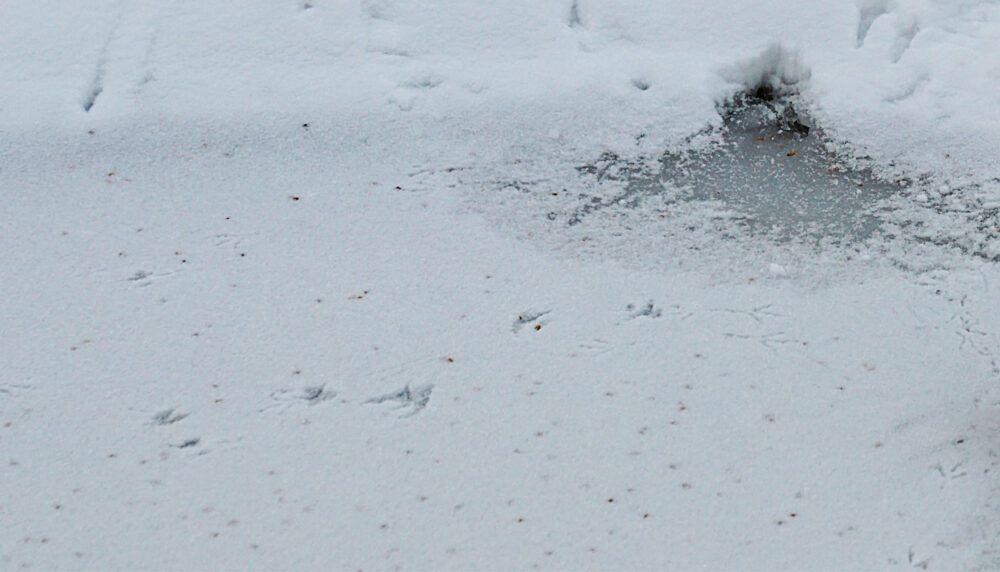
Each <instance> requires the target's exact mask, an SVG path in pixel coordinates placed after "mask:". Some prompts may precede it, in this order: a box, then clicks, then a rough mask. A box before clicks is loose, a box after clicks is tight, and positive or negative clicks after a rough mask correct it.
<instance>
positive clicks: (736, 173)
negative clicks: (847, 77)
mask: <svg viewBox="0 0 1000 572" xmlns="http://www.w3.org/2000/svg"><path fill="white" fill-rule="evenodd" d="M810 124H811V121H810V120H809V118H808V117H807V116H805V115H804V114H802V113H800V112H798V111H797V110H796V109H795V108H794V107H793V104H792V103H790V102H787V101H777V102H768V101H752V102H749V103H747V102H744V103H740V104H737V105H734V106H733V107H732V108H731V109H729V110H727V112H726V113H725V114H724V123H723V127H722V137H721V142H720V143H717V144H714V145H713V146H711V147H709V148H707V149H704V150H698V151H684V152H679V153H667V154H665V155H664V156H663V157H662V158H661V160H660V162H661V169H660V173H659V175H658V176H657V177H655V178H653V179H649V180H646V181H641V182H639V184H638V187H639V189H642V188H643V187H645V189H642V190H643V191H644V192H647V193H675V194H676V198H677V200H688V201H690V200H716V201H721V202H722V203H723V204H724V205H725V206H726V207H727V208H730V209H732V210H734V211H736V212H737V213H738V214H739V215H740V216H741V219H742V220H743V222H745V224H746V225H747V227H748V229H749V231H750V232H751V233H754V234H769V235H772V236H773V237H775V238H778V239H790V238H794V237H798V238H806V239H814V240H819V239H830V238H832V239H835V240H852V239H853V240H859V239H864V238H867V237H869V236H871V235H872V234H873V233H874V232H875V231H876V230H877V228H878V226H879V224H880V220H879V218H878V216H877V207H878V202H879V200H880V199H885V198H888V197H889V196H891V195H892V194H893V193H895V192H898V191H899V188H900V187H899V185H898V184H896V183H892V182H885V181H880V180H878V179H876V178H875V177H874V176H873V175H872V174H871V172H869V171H867V170H855V169H852V168H851V167H850V166H849V165H848V164H847V163H846V162H844V161H841V160H840V159H839V158H838V157H837V156H836V155H835V154H834V153H832V152H830V151H829V150H828V149H827V147H826V145H825V144H824V140H823V137H822V133H821V132H820V130H819V129H818V128H816V127H815V126H814V125H810Z"/></svg>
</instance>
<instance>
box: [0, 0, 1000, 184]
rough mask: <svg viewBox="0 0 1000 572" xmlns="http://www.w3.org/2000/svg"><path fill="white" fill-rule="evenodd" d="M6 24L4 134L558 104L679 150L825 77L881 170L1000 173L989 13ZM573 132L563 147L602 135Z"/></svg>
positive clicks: (849, 132) (362, 12)
mask: <svg viewBox="0 0 1000 572" xmlns="http://www.w3.org/2000/svg"><path fill="white" fill-rule="evenodd" d="M4 10H5V19H6V21H8V22H10V23H11V25H9V26H8V32H7V33H6V34H5V35H4V37H3V38H2V39H0V56H2V58H0V78H3V79H4V81H3V82H2V84H0V85H2V88H0V90H2V93H0V124H4V125H7V126H8V128H12V127H17V126H21V127H20V128H35V129H53V128H56V129H58V128H65V126H67V125H94V124H95V122H99V121H102V120H107V119H110V118H116V117H117V118H130V117H132V118H135V117H151V116H153V117H155V116H165V117H166V116H169V117H173V116H188V117H195V118H197V117H204V116H213V117H220V116H221V117H232V118H234V120H235V119H238V118H241V117H246V116H248V114H249V115H253V114H273V113H278V114H281V113H285V112H287V111H288V110H290V109H299V110H304V109H309V110H311V112H313V113H316V114H320V115H322V114H326V115H329V116H337V115H342V114H345V113H371V114H378V115H380V116H384V117H392V116H396V115H398V114H399V113H404V114H405V113H411V112H412V113H423V114H431V115H439V116H440V115H444V114H447V113H449V112H450V111H449V110H450V109H453V108H454V107H455V106H479V107H482V108H483V109H485V110H489V109H490V108H491V106H495V105H497V102H498V101H504V102H510V101H522V102H524V103H525V105H530V104H531V102H537V101H539V100H545V101H557V100H558V101H561V102H562V103H563V104H564V105H566V106H567V107H577V108H579V109H580V110H581V112H582V113H587V114H595V113H596V114H599V115H602V116H603V117H604V118H605V123H607V124H608V127H607V128H606V129H605V130H603V132H601V133H599V134H597V135H598V137H599V138H601V139H606V140H607V142H608V143H609V144H611V143H613V142H615V141H616V138H615V137H614V132H623V131H624V132H628V133H630V135H635V134H636V133H638V132H645V133H647V134H648V135H656V138H655V140H656V144H658V145H662V144H663V143H664V142H665V141H664V139H670V138H673V139H677V138H679V137H681V136H683V134H682V133H680V131H681V129H678V128H677V127H676V125H677V124H678V123H682V124H683V129H687V130H689V132H690V129H691V128H692V127H694V126H696V125H698V124H702V125H703V124H705V123H709V122H712V121H713V115H714V109H713V105H714V103H715V102H716V101H718V100H720V99H723V98H725V97H726V96H727V95H728V94H730V93H732V91H733V90H734V89H736V88H737V87H738V86H739V85H740V84H745V83H747V82H748V81H750V82H751V83H752V82H753V81H756V78H749V77H746V74H750V75H755V74H758V73H762V71H763V68H771V69H770V71H771V72H778V74H779V75H781V76H782V77H783V80H785V81H786V82H788V81H793V82H794V81H798V80H800V79H804V77H805V76H804V75H803V74H805V73H806V70H811V71H812V72H813V73H812V77H811V79H812V81H811V82H810V84H809V86H808V87H807V88H805V89H804V91H805V92H806V95H807V97H808V98H809V100H810V102H811V103H812V105H813V106H814V107H815V108H816V109H815V111H817V112H818V113H819V115H820V118H821V120H822V121H823V122H824V124H825V125H826V126H827V128H828V129H830V130H831V131H832V132H834V133H836V134H837V135H838V136H839V137H841V138H843V139H846V140H849V141H851V142H852V143H853V144H855V145H856V146H857V147H858V148H859V149H861V152H862V153H868V154H871V155H873V156H875V157H877V158H878V159H879V160H881V161H882V162H883V163H886V164H888V163H889V162H893V161H895V162H899V161H903V162H905V163H907V164H908V165H909V166H910V168H913V169H920V170H927V171H942V172H947V173H949V174H951V175H955V174H969V175H973V176H975V177H976V178H978V179H987V178H989V177H990V176H995V174H996V166H995V162H994V161H992V160H990V159H989V151H990V150H991V149H993V148H995V147H996V143H997V142H998V140H997V137H998V135H997V133H998V132H1000V116H998V112H997V111H996V107H995V106H993V105H991V101H992V97H993V94H994V92H995V88H996V85H997V81H998V77H1000V56H998V54H997V51H996V50H995V46H996V43H997V40H998V37H1000V31H998V28H1000V25H998V24H997V22H998V21H1000V7H998V6H997V5H996V4H993V3H985V2H975V1H969V0H966V1H962V2H952V1H947V2H946V1H932V0H924V1H920V2H892V1H888V0H864V1H861V2H859V3H858V4H857V5H852V4H851V3H847V2H843V3H829V2H800V3H793V4H789V3H778V2H764V1H760V2H743V3H739V4H737V5H734V4H732V3H731V2H724V1H719V0H715V1H709V2H702V3H699V5H698V7H697V9H693V8H691V7H690V6H688V5H687V4H683V3H671V4H667V5H662V4H660V5H650V4H649V3H647V2H638V1H625V2H618V1H616V2H610V1H600V0H578V1H574V2H570V1H569V0H567V1H566V2H558V3H557V2H547V3H543V4H537V3H530V2H517V1H508V2H495V3H491V4H489V5H488V6H487V5H479V4H473V3H469V2H464V1H457V0H453V1H444V0H442V1H438V2H434V3H431V4H427V3H424V4H414V3H410V2H402V1H393V0H380V1H364V2H344V1H338V2H334V1H326V2H324V1H322V0H319V1H310V2H293V1H287V2H277V3H276V2H263V1H258V2H247V3H244V4H241V6H240V8H239V9H238V10H234V9H233V8H232V7H231V6H230V5H228V4H225V3H221V2H201V3H198V5H197V6H184V7H180V6H174V5H164V4H162V3H157V2H135V3H128V4H122V3H120V2H110V1H107V2H96V1H95V2H88V3H86V4H73V5H71V6H66V5H65V4H63V3H55V2H50V3H45V2H37V3H29V4H25V3H13V4H10V5H7V6H5V8H4ZM769 45H780V46H784V47H783V48H771V49H768V48H767V46H769ZM766 49H767V50H768V51H767V52H766V53H765V55H764V56H760V54H761V53H762V51H764V50H766ZM791 54H797V55H794V56H792V55H791ZM754 58H757V59H756V60H754ZM750 61H756V62H757V63H756V64H753V65H751V64H748V63H747V62H750ZM741 62H742V63H741ZM748 66H749V67H748ZM754 66H763V68H762V69H761V70H756V69H754ZM776 66H777V67H776ZM779 68H780V69H779ZM736 70H740V71H736ZM667 116H669V117H670V119H671V121H669V123H671V124H672V126H671V127H670V128H667V127H664V126H663V124H664V123H668V121H667V120H666V117H667ZM676 118H680V120H679V121H678V120H676ZM564 122H565V123H569V125H564V126H563V129H560V132H563V133H565V134H566V136H573V137H575V138H580V139H583V138H586V137H587V136H588V135H587V134H586V133H583V132H577V133H575V135H571V134H573V133H574V130H573V129H572V125H571V123H572V121H571V120H568V119H567V120H565V121H564ZM589 133H590V136H593V135H594V133H593V131H589ZM945 154H948V157H947V158H945Z"/></svg>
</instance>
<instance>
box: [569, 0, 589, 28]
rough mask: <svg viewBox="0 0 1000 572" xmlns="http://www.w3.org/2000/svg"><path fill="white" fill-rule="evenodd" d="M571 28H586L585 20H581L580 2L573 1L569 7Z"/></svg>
mask: <svg viewBox="0 0 1000 572" xmlns="http://www.w3.org/2000/svg"><path fill="white" fill-rule="evenodd" d="M568 23H569V27H570V28H584V27H586V26H584V25H583V20H581V19H580V0H573V3H572V4H570V7H569V22H568Z"/></svg>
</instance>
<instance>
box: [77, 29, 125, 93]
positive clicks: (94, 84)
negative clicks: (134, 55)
mask: <svg viewBox="0 0 1000 572" xmlns="http://www.w3.org/2000/svg"><path fill="white" fill-rule="evenodd" d="M120 25H121V14H118V18H117V19H116V21H115V23H114V24H113V25H112V26H111V33H109V34H108V39H107V40H105V41H104V45H103V46H102V47H101V51H100V52H99V53H98V55H97V65H95V66H94V75H93V76H91V78H90V83H89V84H87V87H86V88H85V89H84V92H83V101H81V102H80V104H81V105H82V107H83V112H84V113H90V110H91V109H93V108H94V104H95V103H97V98H98V96H100V95H101V94H102V93H103V92H104V68H105V67H106V66H107V65H108V50H109V49H110V48H111V40H112V39H114V37H115V34H116V33H117V32H118V27H119V26H120Z"/></svg>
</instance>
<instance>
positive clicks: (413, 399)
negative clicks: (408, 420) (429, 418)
mask: <svg viewBox="0 0 1000 572" xmlns="http://www.w3.org/2000/svg"><path fill="white" fill-rule="evenodd" d="M433 389H434V385H433V384H427V385H421V386H418V387H414V388H412V389H411V388H410V385H409V384H407V385H405V386H403V389H400V390H399V391H396V392H393V393H386V394H385V395H380V396H378V397H373V398H371V399H369V400H367V401H365V403H371V404H376V405H377V404H380V403H385V402H387V401H395V402H397V403H399V405H398V406H397V407H396V409H405V408H407V407H410V408H412V409H411V410H410V412H409V413H405V414H403V415H400V417H412V416H414V415H416V414H417V413H419V412H420V411H422V410H423V409H424V408H425V407H427V403H428V402H429V401H430V400H431V391H432V390H433Z"/></svg>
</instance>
